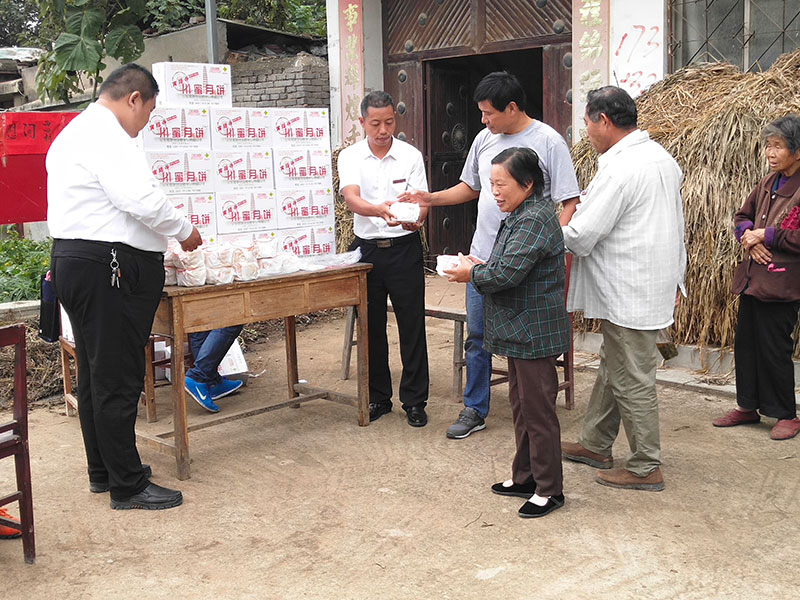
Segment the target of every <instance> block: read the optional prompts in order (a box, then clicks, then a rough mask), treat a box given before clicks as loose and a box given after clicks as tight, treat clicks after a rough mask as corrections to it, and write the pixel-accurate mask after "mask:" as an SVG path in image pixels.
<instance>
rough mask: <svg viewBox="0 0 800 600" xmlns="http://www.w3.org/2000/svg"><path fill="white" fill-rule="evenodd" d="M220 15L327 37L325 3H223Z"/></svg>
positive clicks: (306, 0) (256, 0) (307, 0)
mask: <svg viewBox="0 0 800 600" xmlns="http://www.w3.org/2000/svg"><path fill="white" fill-rule="evenodd" d="M218 6H219V16H220V17H223V18H225V19H237V20H240V21H244V22H246V23H250V24H251V25H260V26H261V27H271V28H273V29H280V30H282V31H288V32H290V33H302V34H305V35H313V36H320V37H324V36H325V32H326V31H327V24H326V21H325V0H220V2H218Z"/></svg>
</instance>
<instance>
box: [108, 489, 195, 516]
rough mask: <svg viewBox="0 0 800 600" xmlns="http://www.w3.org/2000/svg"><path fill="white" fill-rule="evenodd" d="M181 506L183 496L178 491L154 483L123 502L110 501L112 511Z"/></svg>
mask: <svg viewBox="0 0 800 600" xmlns="http://www.w3.org/2000/svg"><path fill="white" fill-rule="evenodd" d="M181 504H183V494H181V493H180V492H179V491H178V490H171V489H169V488H165V487H161V486H160V485H156V484H155V483H150V484H149V485H148V486H147V487H146V488H144V489H143V490H142V491H141V492H139V493H138V494H134V495H133V496H131V497H130V498H126V499H125V500H114V499H113V498H112V499H111V508H113V509H114V510H130V509H132V508H141V509H144V510H163V509H165V508H173V507H175V506H180V505H181Z"/></svg>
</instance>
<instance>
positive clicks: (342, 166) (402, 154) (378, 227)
mask: <svg viewBox="0 0 800 600" xmlns="http://www.w3.org/2000/svg"><path fill="white" fill-rule="evenodd" d="M359 121H360V122H361V125H362V127H364V133H365V134H366V136H367V137H366V139H365V140H361V141H360V142H358V143H356V144H353V145H352V146H349V147H347V148H345V149H344V150H342V152H341V153H340V154H339V160H338V168H339V186H340V189H341V191H342V195H343V196H344V199H345V201H346V202H347V206H348V207H349V208H350V210H352V211H353V213H354V214H353V231H354V233H355V235H356V239H355V241H354V242H353V245H352V246H351V248H350V249H351V250H353V249H355V248H360V249H361V254H362V257H363V258H362V260H363V262H366V263H371V264H372V270H371V271H370V272H369V274H368V275H367V306H368V319H367V320H368V325H369V420H370V421H374V420H376V419H378V418H380V417H381V416H382V415H385V414H386V413H388V412H390V411H391V410H392V377H391V373H390V372H389V343H388V340H387V338H386V298H387V296H388V297H389V298H390V299H391V301H392V307H393V308H394V314H395V316H396V317H397V329H398V332H399V335H400V359H401V361H402V363H403V375H402V377H401V379H400V402H401V403H402V405H403V410H405V411H406V414H407V416H408V424H409V425H411V426H412V427H424V426H425V425H426V424H427V422H428V416H427V415H426V414H425V405H426V404H427V401H428V387H429V385H430V381H429V376H428V347H427V343H426V341H425V272H424V270H423V263H422V241H421V239H420V235H419V228H420V225H421V223H422V221H423V220H424V219H425V216H426V214H427V210H428V209H427V208H420V213H419V217H418V218H417V221H416V222H411V223H402V224H401V223H399V222H398V221H397V219H396V217H395V215H394V213H393V212H392V209H391V204H393V203H394V202H395V201H396V199H397V195H398V194H400V193H401V192H403V191H404V190H408V189H420V190H425V191H427V189H428V184H427V181H426V178H425V165H424V163H423V160H422V154H421V153H420V152H419V150H417V149H416V148H414V147H413V146H411V145H410V144H407V143H405V142H403V141H401V140H398V139H397V138H395V137H393V134H394V130H395V105H394V100H392V97H391V96H390V95H389V94H387V93H386V92H372V93H370V94H367V96H366V97H365V98H364V100H363V101H362V102H361V117H360V118H359Z"/></svg>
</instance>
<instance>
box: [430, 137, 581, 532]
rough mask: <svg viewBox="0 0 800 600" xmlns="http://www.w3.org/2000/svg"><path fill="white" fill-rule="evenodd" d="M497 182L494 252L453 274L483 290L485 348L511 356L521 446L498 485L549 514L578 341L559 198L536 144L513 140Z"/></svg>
mask: <svg viewBox="0 0 800 600" xmlns="http://www.w3.org/2000/svg"><path fill="white" fill-rule="evenodd" d="M490 183H491V186H492V194H493V195H494V198H495V201H496V202H497V206H498V207H499V208H500V210H501V211H503V212H504V213H509V214H508V217H506V219H505V220H504V221H503V222H502V224H501V225H500V229H499V231H498V233H497V238H496V239H495V242H494V247H493V248H492V253H491V255H490V256H489V260H488V261H487V262H486V263H483V264H480V261H479V260H478V259H476V258H474V257H472V256H469V257H464V256H461V262H460V264H459V266H458V267H457V268H455V269H453V270H451V271H446V273H448V274H449V275H450V281H459V282H462V283H469V282H471V283H472V285H473V286H475V289H476V290H477V291H478V292H479V293H481V294H483V296H484V305H485V311H484V334H483V335H484V337H483V343H484V348H485V349H486V351H487V352H490V353H493V354H499V355H501V356H507V357H508V397H509V400H510V402H511V411H512V413H513V418H514V434H515V436H516V446H517V452H516V455H515V456H514V461H513V462H512V464H511V479H509V480H507V481H504V482H501V483H496V484H494V485H493V486H492V491H493V492H494V493H495V494H500V495H501V496H518V497H521V498H526V499H528V501H527V502H525V504H523V505H522V507H521V508H520V509H519V516H520V517H543V516H545V515H546V514H548V513H550V512H552V511H554V510H556V509H557V508H561V507H562V506H564V493H563V489H562V482H563V475H562V469H561V446H560V443H561V429H560V427H559V424H558V417H557V415H556V396H557V395H558V374H557V373H556V358H557V357H558V356H559V355H561V354H563V353H564V352H567V351H568V350H569V347H570V344H571V339H570V333H571V329H570V323H569V316H568V315H567V309H566V306H565V304H564V285H565V271H566V267H565V258H564V239H563V236H562V233H561V227H560V225H559V223H558V217H557V215H556V211H555V208H554V206H553V203H552V202H550V201H549V200H545V199H544V198H543V195H542V189H543V186H544V176H543V174H542V170H541V168H540V167H539V158H538V156H537V155H536V153H535V152H534V151H533V150H531V149H530V148H508V149H507V150H504V151H503V152H501V153H500V154H498V155H497V156H495V157H494V158H493V159H492V174H491V178H490ZM476 263H477V264H476Z"/></svg>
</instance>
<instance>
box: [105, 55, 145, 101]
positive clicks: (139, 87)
mask: <svg viewBox="0 0 800 600" xmlns="http://www.w3.org/2000/svg"><path fill="white" fill-rule="evenodd" d="M133 92H139V93H140V94H141V95H142V99H143V100H150V99H151V98H152V97H153V96H155V95H156V94H158V82H157V81H156V78H155V77H153V75H152V73H150V71H148V70H147V69H145V68H144V67H141V66H139V65H137V64H136V63H128V64H127V65H123V66H121V67H120V68H119V69H115V70H114V72H113V73H111V75H109V76H108V77H106V79H105V81H103V83H102V85H101V86H100V95H101V96H108V97H109V98H111V100H119V99H120V98H124V97H125V96H127V95H128V94H132V93H133Z"/></svg>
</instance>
